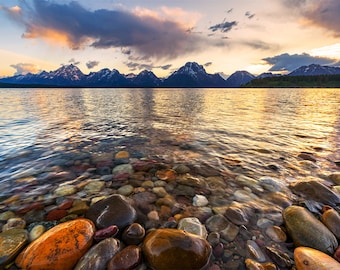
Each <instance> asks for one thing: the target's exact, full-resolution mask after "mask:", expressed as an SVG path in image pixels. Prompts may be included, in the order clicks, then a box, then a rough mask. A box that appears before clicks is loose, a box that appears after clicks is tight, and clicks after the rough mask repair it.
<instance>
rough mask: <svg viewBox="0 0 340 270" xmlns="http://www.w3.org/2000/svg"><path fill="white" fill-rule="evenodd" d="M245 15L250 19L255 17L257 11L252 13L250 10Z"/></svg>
mask: <svg viewBox="0 0 340 270" xmlns="http://www.w3.org/2000/svg"><path fill="white" fill-rule="evenodd" d="M244 16H246V17H247V18H248V19H249V20H250V19H252V18H254V17H255V13H254V14H251V13H250V12H249V11H247V12H246V13H245V14H244Z"/></svg>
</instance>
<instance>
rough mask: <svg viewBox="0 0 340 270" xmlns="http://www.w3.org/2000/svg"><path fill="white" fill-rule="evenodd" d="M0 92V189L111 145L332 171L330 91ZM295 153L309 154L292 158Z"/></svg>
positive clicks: (243, 167) (256, 168) (338, 126)
mask: <svg viewBox="0 0 340 270" xmlns="http://www.w3.org/2000/svg"><path fill="white" fill-rule="evenodd" d="M0 95H1V99H0V183H2V185H1V187H0V193H8V192H9V191H10V190H11V189H13V188H14V186H13V184H11V183H12V182H13V181H12V180H13V179H17V178H20V177H24V176H26V175H29V174H32V170H33V171H34V172H35V173H36V174H39V173H42V172H44V171H48V168H50V167H51V166H54V165H60V164H67V161H68V162H73V161H74V159H79V158H81V155H80V154H83V155H84V154H86V153H88V154H91V153H93V152H106V151H118V150H121V149H127V150H128V151H130V152H132V153H139V154H140V155H144V156H146V155H149V156H153V157H158V158H163V159H166V160H169V161H172V162H191V163H194V164H199V163H205V164H209V165H210V166H212V167H214V168H217V169H218V170H220V171H221V172H223V171H225V170H231V171H233V172H240V173H244V174H248V175H252V176H261V175H274V176H276V177H279V178H280V179H282V181H291V180H293V179H296V178H303V177H310V176H320V175H321V176H322V175H327V174H328V173H330V172H332V171H336V170H339V167H337V166H336V165H335V163H334V161H336V160H340V90H339V89H1V90H0ZM301 152H307V153H310V154H312V155H313V157H315V158H316V160H317V161H316V162H313V163H308V162H306V161H303V160H301V159H299V158H298V155H299V154H300V153H301ZM136 155H137V154H136ZM65 160H66V161H65ZM27 171H30V173H26V174H25V172H27Z"/></svg>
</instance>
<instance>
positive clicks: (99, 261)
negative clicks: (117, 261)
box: [74, 238, 121, 270]
mask: <svg viewBox="0 0 340 270" xmlns="http://www.w3.org/2000/svg"><path fill="white" fill-rule="evenodd" d="M120 250H121V244H120V241H119V240H117V239H114V238H106V239H104V240H103V241H101V242H100V243H98V244H96V245H94V246H93V247H92V248H91V249H90V250H89V251H88V252H87V253H86V254H85V255H84V256H83V257H82V258H81V259H80V260H79V262H78V263H77V265H76V267H75V268H74V270H105V269H106V268H107V264H108V262H109V261H110V260H111V258H112V257H113V256H114V255H115V254H116V253H118V252H119V251H120Z"/></svg>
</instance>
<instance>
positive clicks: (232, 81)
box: [226, 70, 255, 87]
mask: <svg viewBox="0 0 340 270" xmlns="http://www.w3.org/2000/svg"><path fill="white" fill-rule="evenodd" d="M253 79H255V76H254V75H253V74H251V73H249V72H248V71H245V70H242V71H236V72H234V73H233V74H231V75H230V77H229V78H228V79H227V80H226V86H227V87H240V86H241V85H243V84H246V83H248V82H250V81H251V80H253Z"/></svg>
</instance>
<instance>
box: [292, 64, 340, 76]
mask: <svg viewBox="0 0 340 270" xmlns="http://www.w3.org/2000/svg"><path fill="white" fill-rule="evenodd" d="M336 74H340V67H329V66H321V65H316V64H311V65H309V66H302V67H299V68H298V69H295V70H294V71H292V72H291V73H289V74H288V76H315V75H336Z"/></svg>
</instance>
